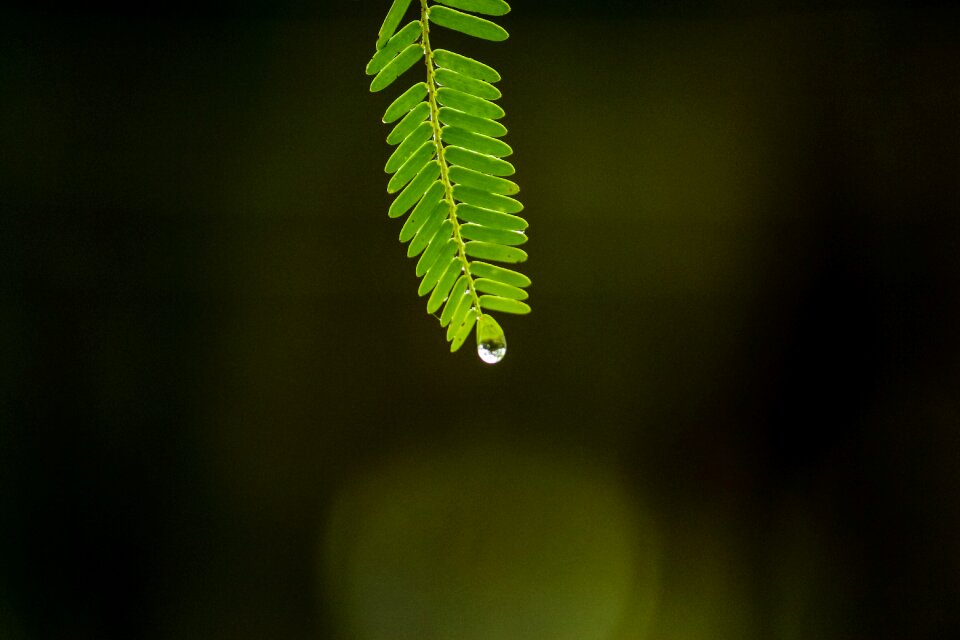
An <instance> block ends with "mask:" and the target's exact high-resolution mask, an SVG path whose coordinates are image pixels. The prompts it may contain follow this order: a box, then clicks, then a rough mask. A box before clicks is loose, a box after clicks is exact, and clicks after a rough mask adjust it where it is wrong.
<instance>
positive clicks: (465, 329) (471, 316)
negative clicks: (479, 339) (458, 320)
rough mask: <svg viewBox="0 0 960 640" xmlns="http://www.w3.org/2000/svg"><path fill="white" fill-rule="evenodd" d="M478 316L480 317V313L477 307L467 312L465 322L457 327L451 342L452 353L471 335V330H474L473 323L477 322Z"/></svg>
mask: <svg viewBox="0 0 960 640" xmlns="http://www.w3.org/2000/svg"><path fill="white" fill-rule="evenodd" d="M478 317H480V314H479V313H478V312H477V311H476V310H475V309H473V310H471V311H469V312H468V313H467V315H466V316H465V317H464V319H463V324H461V325H460V327H459V328H458V329H457V332H456V333H455V334H454V336H453V341H452V342H451V343H450V353H454V352H455V351H457V350H458V349H459V348H460V347H462V346H463V343H464V342H465V341H466V340H467V338H469V337H470V332H471V331H473V325H475V324H476V323H477V318H478Z"/></svg>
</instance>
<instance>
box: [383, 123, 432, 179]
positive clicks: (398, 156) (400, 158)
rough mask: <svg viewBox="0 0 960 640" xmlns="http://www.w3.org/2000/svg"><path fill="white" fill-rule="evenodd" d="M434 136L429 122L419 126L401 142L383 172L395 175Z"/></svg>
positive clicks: (388, 159)
mask: <svg viewBox="0 0 960 640" xmlns="http://www.w3.org/2000/svg"><path fill="white" fill-rule="evenodd" d="M432 135H433V125H431V124H430V123H429V122H423V123H421V124H420V125H418V126H417V128H416V129H414V130H413V131H412V132H410V133H409V134H407V137H406V138H405V139H404V141H403V142H401V143H400V144H399V145H398V146H397V148H396V149H394V150H393V153H391V154H390V157H389V158H387V164H385V165H384V166H383V170H384V171H385V172H387V173H393V172H395V171H396V170H397V169H399V168H400V167H402V166H403V163H404V162H406V161H407V158H409V157H410V154H412V153H413V152H414V151H416V150H417V149H419V148H420V146H421V145H422V144H423V143H424V142H426V141H427V140H429V139H430V136H432Z"/></svg>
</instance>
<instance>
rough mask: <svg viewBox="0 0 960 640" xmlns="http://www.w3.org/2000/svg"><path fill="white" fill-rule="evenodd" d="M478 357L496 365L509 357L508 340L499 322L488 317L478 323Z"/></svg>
mask: <svg viewBox="0 0 960 640" xmlns="http://www.w3.org/2000/svg"><path fill="white" fill-rule="evenodd" d="M477 355H479V356H480V359H481V360H483V361H484V362H486V363H488V364H496V363H498V362H500V361H501V360H503V356H505V355H507V339H506V337H505V336H504V335H503V329H501V328H500V325H499V324H497V321H496V320H494V319H493V318H491V317H490V316H488V315H484V316H481V317H480V319H479V320H478V321H477Z"/></svg>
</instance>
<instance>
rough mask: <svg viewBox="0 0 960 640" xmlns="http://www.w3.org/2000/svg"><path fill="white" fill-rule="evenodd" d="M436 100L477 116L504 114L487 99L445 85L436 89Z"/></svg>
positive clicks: (495, 116)
mask: <svg viewBox="0 0 960 640" xmlns="http://www.w3.org/2000/svg"><path fill="white" fill-rule="evenodd" d="M381 73H382V72H381ZM437 101H438V102H439V103H440V104H442V105H443V106H445V107H452V108H453V109H457V110H458V111H463V112H464V113H469V114H470V115H472V116H477V117H478V118H488V119H490V120H499V119H500V118H502V117H503V116H504V115H505V114H504V112H503V109H501V108H500V107H499V106H497V105H495V104H494V103H492V102H490V101H489V100H484V99H483V98H478V97H476V96H472V95H470V94H469V93H464V92H463V91H457V90H456V89H449V88H447V87H441V88H439V89H437Z"/></svg>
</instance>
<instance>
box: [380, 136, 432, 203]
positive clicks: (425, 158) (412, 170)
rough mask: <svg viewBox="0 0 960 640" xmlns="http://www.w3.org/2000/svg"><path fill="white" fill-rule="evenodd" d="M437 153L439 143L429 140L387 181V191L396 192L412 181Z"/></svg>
mask: <svg viewBox="0 0 960 640" xmlns="http://www.w3.org/2000/svg"><path fill="white" fill-rule="evenodd" d="M436 153H437V145H435V144H434V143H433V140H427V141H426V142H424V143H423V145H421V147H420V148H419V149H417V150H416V151H414V152H413V153H411V154H410V157H409V158H407V159H406V161H405V162H404V163H403V165H402V166H401V167H400V168H399V169H397V172H396V173H395V174H393V177H392V178H390V182H388V183H387V193H396V192H397V191H399V190H400V189H402V188H403V185H405V184H407V183H408V182H410V180H412V179H413V177H414V176H415V175H417V174H418V173H420V170H421V169H423V167H424V165H426V164H427V163H428V162H430V161H431V160H432V159H433V156H434V155H435V154H436Z"/></svg>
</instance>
